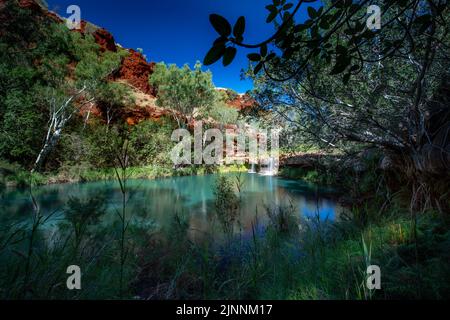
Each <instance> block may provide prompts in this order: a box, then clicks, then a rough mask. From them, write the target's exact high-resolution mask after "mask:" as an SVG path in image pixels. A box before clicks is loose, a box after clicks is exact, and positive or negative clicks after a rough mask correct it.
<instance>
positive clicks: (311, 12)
mask: <svg viewBox="0 0 450 320" xmlns="http://www.w3.org/2000/svg"><path fill="white" fill-rule="evenodd" d="M308 15H309V17H310V18H311V19H314V18H316V17H317V12H316V10H315V9H314V8H313V7H308Z"/></svg>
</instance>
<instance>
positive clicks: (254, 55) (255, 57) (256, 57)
mask: <svg viewBox="0 0 450 320" xmlns="http://www.w3.org/2000/svg"><path fill="white" fill-rule="evenodd" d="M247 58H248V59H249V60H250V61H253V62H258V61H261V55H260V54H259V53H250V54H248V55H247Z"/></svg>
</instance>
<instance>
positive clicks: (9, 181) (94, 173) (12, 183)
mask: <svg viewBox="0 0 450 320" xmlns="http://www.w3.org/2000/svg"><path fill="white" fill-rule="evenodd" d="M247 171H248V169H247V168H246V167H245V166H237V165H230V166H216V167H208V166H199V167H194V166H193V167H186V168H179V169H176V170H175V169H173V168H170V167H163V166H155V165H153V166H146V167H130V168H128V169H127V173H128V179H149V180H153V179H159V178H169V177H181V176H191V175H205V174H212V173H231V172H247ZM116 179H117V175H116V172H115V169H114V168H103V169H101V168H100V169H85V168H77V167H72V168H66V169H64V168H63V169H60V170H59V171H58V172H49V173H30V172H28V171H25V170H23V169H22V168H20V167H17V166H13V165H8V166H5V165H3V168H0V181H2V183H3V184H4V186H6V187H19V188H23V187H28V186H30V184H32V185H33V186H44V185H52V184H62V183H84V182H95V181H106V180H116Z"/></svg>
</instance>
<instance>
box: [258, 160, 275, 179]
mask: <svg viewBox="0 0 450 320" xmlns="http://www.w3.org/2000/svg"><path fill="white" fill-rule="evenodd" d="M277 173H278V168H277V166H276V163H275V159H274V158H269V159H268V160H267V167H265V168H264V169H263V170H261V172H260V174H261V175H264V176H274V175H276V174H277Z"/></svg>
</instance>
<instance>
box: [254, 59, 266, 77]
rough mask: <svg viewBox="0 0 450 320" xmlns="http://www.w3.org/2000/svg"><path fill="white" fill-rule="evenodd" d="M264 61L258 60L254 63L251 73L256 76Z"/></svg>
mask: <svg viewBox="0 0 450 320" xmlns="http://www.w3.org/2000/svg"><path fill="white" fill-rule="evenodd" d="M263 65H264V63H263V62H260V63H258V64H257V65H256V67H255V69H254V70H253V74H254V75H255V76H256V75H257V74H258V73H259V72H260V71H261V69H262V67H263Z"/></svg>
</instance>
